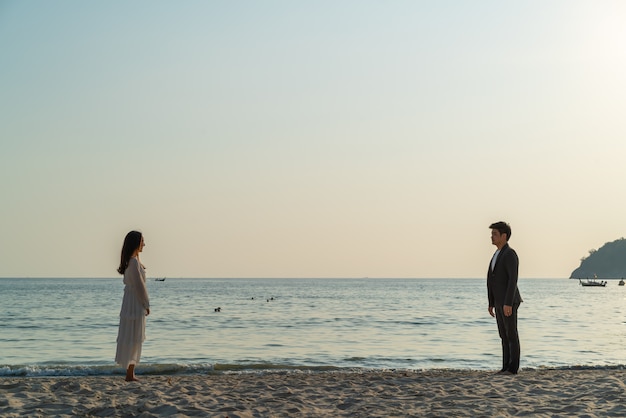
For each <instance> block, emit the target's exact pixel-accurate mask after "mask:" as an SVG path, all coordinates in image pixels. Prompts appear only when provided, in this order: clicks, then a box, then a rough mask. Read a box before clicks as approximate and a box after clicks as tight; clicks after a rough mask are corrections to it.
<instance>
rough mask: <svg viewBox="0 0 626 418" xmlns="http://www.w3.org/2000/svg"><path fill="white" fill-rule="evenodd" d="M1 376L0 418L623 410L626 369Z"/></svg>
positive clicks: (512, 413) (612, 412)
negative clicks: (505, 372)
mask: <svg viewBox="0 0 626 418" xmlns="http://www.w3.org/2000/svg"><path fill="white" fill-rule="evenodd" d="M139 378H140V379H141V382H137V383H128V382H125V381H124V379H123V377H122V376H86V377H83V376H72V377H2V378H0V415H2V416H6V417H18V416H24V415H29V416H48V415H52V416H57V417H70V416H113V415H114V416H121V415H141V416H146V417H150V416H210V417H222V418H223V417H230V418H235V417H258V416H262V417H266V416H267V417H272V416H277V417H281V416H284V417H287V416H289V417H294V416H296V417H298V416H302V417H320V416H351V417H354V416H356V417H372V416H380V417H383V416H385V417H390V416H398V417H400V416H403V417H404V416H420V417H441V416H462V417H475V416H499V417H507V416H518V415H532V416H554V415H585V416H588V417H606V416H625V415H626V406H624V404H623V398H624V397H625V396H626V383H625V382H626V370H624V369H621V368H614V369H597V368H572V369H530V370H526V369H523V370H521V371H520V373H519V374H518V375H515V376H503V375H495V374H494V372H493V371H475V370H467V371H465V370H446V369H438V370H424V371H411V370H401V371H400V370H397V371H363V372H358V371H349V372H346V371H327V372H310V373H305V372H302V373H290V372H281V371H268V372H263V373H211V374H195V375H139Z"/></svg>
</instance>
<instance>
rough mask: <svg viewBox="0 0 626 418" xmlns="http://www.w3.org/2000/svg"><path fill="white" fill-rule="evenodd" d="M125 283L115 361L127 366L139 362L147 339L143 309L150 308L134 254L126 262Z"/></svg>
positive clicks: (141, 269) (143, 278) (141, 274)
mask: <svg viewBox="0 0 626 418" xmlns="http://www.w3.org/2000/svg"><path fill="white" fill-rule="evenodd" d="M124 284H125V285H126V286H125V287H124V298H123V299H122V309H121V310H120V328H119V331H118V334H117V352H116V354H115V362H116V363H117V364H119V365H120V366H122V367H124V368H125V369H127V368H128V366H129V365H130V364H138V363H139V358H140V357H141V346H142V344H143V342H144V340H145V339H146V309H148V308H149V307H150V299H149V297H148V290H147V288H146V272H145V270H144V268H143V266H142V265H141V263H140V262H139V260H137V258H136V257H132V258H131V259H130V261H129V262H128V267H127V268H126V271H125V272H124Z"/></svg>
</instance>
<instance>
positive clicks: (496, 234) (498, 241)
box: [491, 229, 506, 248]
mask: <svg viewBox="0 0 626 418" xmlns="http://www.w3.org/2000/svg"><path fill="white" fill-rule="evenodd" d="M491 243H492V244H493V245H495V246H496V247H498V248H502V247H504V245H505V244H506V234H501V233H500V231H498V230H497V229H492V230H491Z"/></svg>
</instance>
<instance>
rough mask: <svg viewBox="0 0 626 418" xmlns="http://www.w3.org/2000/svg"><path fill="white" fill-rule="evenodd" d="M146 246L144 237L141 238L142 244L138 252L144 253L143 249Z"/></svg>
mask: <svg viewBox="0 0 626 418" xmlns="http://www.w3.org/2000/svg"><path fill="white" fill-rule="evenodd" d="M145 246H146V244H145V243H144V242H143V236H142V237H141V242H140V243H139V249H138V250H137V252H142V251H143V247H145Z"/></svg>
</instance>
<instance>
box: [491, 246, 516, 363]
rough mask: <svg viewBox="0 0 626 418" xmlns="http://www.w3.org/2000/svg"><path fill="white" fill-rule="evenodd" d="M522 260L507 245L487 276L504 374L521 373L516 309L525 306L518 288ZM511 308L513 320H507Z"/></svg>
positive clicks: (510, 318)
mask: <svg viewBox="0 0 626 418" xmlns="http://www.w3.org/2000/svg"><path fill="white" fill-rule="evenodd" d="M518 268H519V259H518V258H517V254H516V253H515V250H513V249H512V248H511V247H509V244H506V245H505V246H504V247H502V250H500V253H499V254H498V258H497V259H496V264H495V266H494V268H493V270H492V269H491V261H490V262H489V270H488V272H487V295H488V297H489V306H492V307H494V308H495V311H496V320H497V323H498V333H499V334H500V339H501V340H502V370H503V371H509V372H511V373H517V370H518V369H519V359H520V344H519V335H518V333H517V308H518V307H519V305H520V303H521V302H522V297H521V296H520V293H519V289H518V288H517V273H518ZM505 305H506V306H511V307H512V308H513V313H512V314H511V316H504V306H505Z"/></svg>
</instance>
